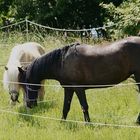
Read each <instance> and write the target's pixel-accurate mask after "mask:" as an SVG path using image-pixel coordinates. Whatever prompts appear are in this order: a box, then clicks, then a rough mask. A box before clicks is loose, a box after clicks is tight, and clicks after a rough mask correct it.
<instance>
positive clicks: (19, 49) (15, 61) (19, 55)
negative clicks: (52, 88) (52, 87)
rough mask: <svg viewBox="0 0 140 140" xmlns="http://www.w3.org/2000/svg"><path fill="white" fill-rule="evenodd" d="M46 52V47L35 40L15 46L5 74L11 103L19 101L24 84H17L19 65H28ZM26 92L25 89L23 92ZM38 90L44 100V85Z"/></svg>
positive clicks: (5, 85)
mask: <svg viewBox="0 0 140 140" xmlns="http://www.w3.org/2000/svg"><path fill="white" fill-rule="evenodd" d="M44 53H45V50H44V48H43V47H42V46H41V45H40V44H38V43H35V42H27V43H24V44H19V45H17V46H15V47H13V49H12V51H11V53H10V57H9V60H8V63H7V65H6V66H5V71H4V74H3V83H4V84H3V85H4V88H5V89H6V90H8V91H9V94H10V95H11V104H13V105H14V104H16V101H18V96H19V90H20V88H21V87H22V85H19V84H17V82H18V74H19V71H18V67H21V66H27V65H28V64H29V63H31V62H32V61H33V60H34V59H35V58H38V57H40V56H41V55H42V54H44ZM42 83H43V81H42ZM24 92H25V91H24V90H23V93H24ZM38 92H39V98H40V99H41V100H42V99H43V97H44V88H43V87H42V88H41V89H40V90H39V91H38Z"/></svg>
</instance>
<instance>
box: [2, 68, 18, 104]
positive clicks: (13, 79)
mask: <svg viewBox="0 0 140 140" xmlns="http://www.w3.org/2000/svg"><path fill="white" fill-rule="evenodd" d="M18 74H19V71H18V69H17V68H16V67H14V66H10V67H7V66H5V72H4V77H3V81H4V87H5V89H7V90H8V91H9V94H10V98H11V101H10V102H11V104H12V105H15V104H16V102H19V101H18V97H19V84H18Z"/></svg>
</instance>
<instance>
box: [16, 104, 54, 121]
mask: <svg viewBox="0 0 140 140" xmlns="http://www.w3.org/2000/svg"><path fill="white" fill-rule="evenodd" d="M55 106H56V104H55V102H54V101H51V102H45V103H40V104H38V105H37V106H36V107H34V108H32V109H29V108H28V109H27V108H26V107H25V106H21V107H19V108H18V112H19V113H23V114H27V115H19V117H20V118H22V119H23V120H25V121H28V122H31V123H34V120H35V119H36V118H35V117H34V116H30V115H37V116H41V115H40V114H42V113H44V112H46V111H48V110H49V109H51V108H54V107H55ZM28 115H29V116H28Z"/></svg>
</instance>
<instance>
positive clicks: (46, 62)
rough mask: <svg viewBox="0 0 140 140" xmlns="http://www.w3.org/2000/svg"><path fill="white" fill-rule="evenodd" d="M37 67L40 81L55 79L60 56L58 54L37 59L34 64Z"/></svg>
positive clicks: (57, 74) (58, 68)
mask: <svg viewBox="0 0 140 140" xmlns="http://www.w3.org/2000/svg"><path fill="white" fill-rule="evenodd" d="M35 63H36V64H37V67H38V70H37V71H38V72H37V73H38V74H37V75H38V76H40V77H39V78H40V80H44V79H57V77H58V76H59V70H60V66H61V55H60V52H58V53H57V54H52V56H51V55H45V56H44V57H41V59H38V60H37V61H36V62H35Z"/></svg>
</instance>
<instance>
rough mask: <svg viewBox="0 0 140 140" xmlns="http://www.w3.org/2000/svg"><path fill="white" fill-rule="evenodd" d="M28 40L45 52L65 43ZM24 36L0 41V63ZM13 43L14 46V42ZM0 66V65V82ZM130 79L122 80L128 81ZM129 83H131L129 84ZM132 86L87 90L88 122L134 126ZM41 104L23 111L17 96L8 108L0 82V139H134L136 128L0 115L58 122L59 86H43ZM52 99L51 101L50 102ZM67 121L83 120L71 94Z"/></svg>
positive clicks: (138, 135)
mask: <svg viewBox="0 0 140 140" xmlns="http://www.w3.org/2000/svg"><path fill="white" fill-rule="evenodd" d="M29 39H30V40H31V41H37V42H39V43H41V44H42V45H43V46H45V49H46V51H47V52H48V51H50V50H52V49H54V48H58V47H61V46H63V45H65V44H68V43H69V42H65V41H64V40H60V39H58V38H55V37H50V36H48V37H46V38H44V39H43V41H42V42H41V40H40V38H39V39H38V38H37V37H34V36H31V37H30V38H29ZM25 40H26V39H25V37H24V36H22V35H21V36H20V35H19V34H15V37H13V38H12V37H10V39H7V40H4V41H5V42H4V43H1V46H0V57H1V59H0V63H3V64H5V63H6V62H7V60H8V58H9V53H10V51H11V48H12V47H13V46H14V45H15V44H16V43H21V42H25ZM15 42H16V43H15ZM3 71H4V67H3V66H0V80H2V76H3ZM130 80H131V79H128V80H127V81H125V83H128V82H130ZM131 82H133V81H131ZM49 84H50V85H52V84H59V83H58V82H57V81H53V80H50V81H46V85H49ZM136 89H137V87H136V86H135V85H131V86H130V85H129V86H118V87H112V88H106V89H90V90H87V92H86V93H87V100H88V104H89V113H90V117H91V121H92V122H95V123H106V124H120V125H132V126H137V125H136V124H135V121H136V118H137V115H138V112H139V111H140V109H139V104H138V100H137V95H138V93H137V91H136ZM45 91H46V94H45V100H49V101H48V102H45V103H40V104H38V106H37V107H36V108H34V109H31V110H28V111H27V110H26V108H25V107H24V106H23V103H22V95H21V96H20V101H21V103H20V104H17V106H15V107H11V106H10V105H9V95H8V93H7V92H6V91H5V90H4V89H3V85H2V82H0V140H25V139H26V140H38V139H39V140H54V139H55V140H71V139H76V140H86V139H89V140H93V139H94V140H112V139H113V140H114V139H115V140H129V139H130V140H131V139H133V140H138V139H140V128H125V127H111V126H98V125H96V126H94V125H93V126H92V125H85V124H79V123H73V122H63V123H61V122H60V121H59V120H58V121H57V120H50V119H46V118H37V117H33V116H32V117H28V116H23V115H20V114H11V113H6V112H2V111H1V109H3V110H8V111H11V112H18V113H24V114H26V113H27V114H32V115H36V116H44V117H50V118H56V119H60V118H61V114H62V107H63V89H62V88H61V87H51V86H46V87H45ZM54 99H55V100H54ZM67 119H68V120H74V121H76V120H77V121H83V113H82V110H81V107H80V104H79V101H78V99H77V97H76V95H74V98H73V100H72V105H71V110H70V112H69V114H68V118H67Z"/></svg>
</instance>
